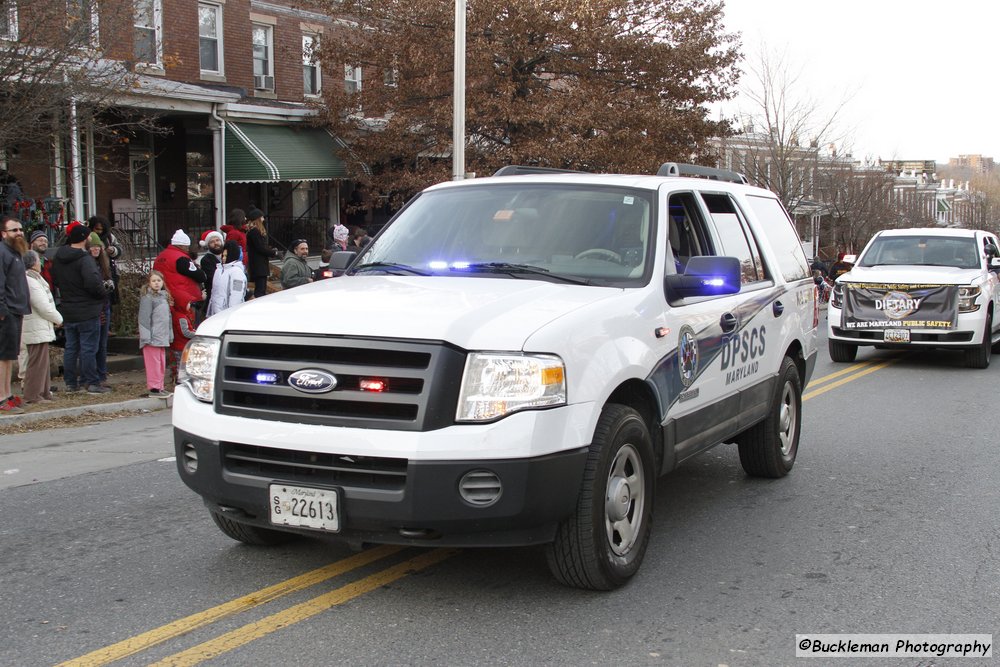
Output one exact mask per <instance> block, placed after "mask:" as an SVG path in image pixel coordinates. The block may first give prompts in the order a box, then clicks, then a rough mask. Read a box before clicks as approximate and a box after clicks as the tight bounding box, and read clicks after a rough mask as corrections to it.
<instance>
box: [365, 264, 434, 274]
mask: <svg viewBox="0 0 1000 667" xmlns="http://www.w3.org/2000/svg"><path fill="white" fill-rule="evenodd" d="M367 270H376V271H385V272H386V273H388V274H389V275H391V276H405V275H414V276H429V275H430V274H429V273H428V272H426V271H424V270H422V269H418V268H417V267H415V266H410V265H408V264H397V263H396V262H367V263H365V264H358V265H357V266H355V267H352V269H351V273H357V272H358V271H367Z"/></svg>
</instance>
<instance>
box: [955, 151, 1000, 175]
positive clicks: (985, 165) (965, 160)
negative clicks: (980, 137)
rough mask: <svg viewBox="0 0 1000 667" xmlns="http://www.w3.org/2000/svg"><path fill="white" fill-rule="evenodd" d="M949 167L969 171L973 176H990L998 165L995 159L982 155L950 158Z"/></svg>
mask: <svg viewBox="0 0 1000 667" xmlns="http://www.w3.org/2000/svg"><path fill="white" fill-rule="evenodd" d="M948 166H949V167H958V168H963V169H969V170H971V171H972V173H973V174H989V173H991V172H992V171H993V168H994V167H995V166H996V163H994V162H993V158H991V157H983V156H982V155H959V156H958V157H953V158H949V160H948Z"/></svg>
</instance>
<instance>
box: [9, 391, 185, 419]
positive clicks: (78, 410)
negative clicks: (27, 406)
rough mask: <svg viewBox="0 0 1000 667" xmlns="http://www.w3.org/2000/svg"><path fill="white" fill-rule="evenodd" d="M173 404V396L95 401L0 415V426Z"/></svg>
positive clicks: (148, 410) (154, 409)
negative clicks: (86, 413)
mask: <svg viewBox="0 0 1000 667" xmlns="http://www.w3.org/2000/svg"><path fill="white" fill-rule="evenodd" d="M173 404H174V397H173V396H172V395H171V396H167V397H166V398H154V397H152V396H151V397H149V398H134V399H132V400H129V401H121V402H120V403H95V404H93V405H81V406H78V407H73V408H56V409H55V410H43V411H42V412H26V413H24V414H20V415H3V416H0V426H7V425H8V424H30V423H33V422H40V421H45V420H46V419H52V418H54V417H76V416H78V415H82V414H83V413H85V412H96V413H98V414H103V413H107V412H119V411H122V410H134V411H136V412H141V411H146V412H155V411H157V410H164V409H166V408H169V407H171V406H172V405H173Z"/></svg>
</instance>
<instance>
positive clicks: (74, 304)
mask: <svg viewBox="0 0 1000 667" xmlns="http://www.w3.org/2000/svg"><path fill="white" fill-rule="evenodd" d="M89 237H90V229H88V228H87V227H86V226H85V225H82V224H81V223H79V222H73V223H70V225H69V226H67V227H66V245H63V246H60V247H59V249H58V250H56V253H55V256H54V257H53V258H52V283H53V285H54V286H55V287H56V289H57V290H59V295H60V300H59V306H58V310H59V313H60V314H61V315H62V316H63V329H64V330H65V332H66V348H65V352H64V355H63V378H64V380H65V381H66V391H67V392H74V391H80V390H81V389H85V390H87V391H88V392H90V393H95V394H103V393H107V392H108V391H110V389H108V388H106V387H102V386H101V378H100V377H99V376H98V373H97V348H98V346H99V343H100V336H101V312H102V310H103V308H104V299H105V295H106V294H107V290H105V288H104V278H102V277H101V272H100V269H98V266H97V262H95V261H94V259H93V258H92V257H91V256H90V253H89V252H88V251H87V250H86V246H87V240H88V239H89Z"/></svg>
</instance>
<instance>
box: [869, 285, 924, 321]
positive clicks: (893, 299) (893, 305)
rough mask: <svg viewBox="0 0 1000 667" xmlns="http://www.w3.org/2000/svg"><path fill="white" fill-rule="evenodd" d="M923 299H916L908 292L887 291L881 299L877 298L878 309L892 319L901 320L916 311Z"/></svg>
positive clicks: (876, 305) (876, 306)
mask: <svg viewBox="0 0 1000 667" xmlns="http://www.w3.org/2000/svg"><path fill="white" fill-rule="evenodd" d="M921 301H923V299H914V298H913V297H912V296H910V295H909V294H907V293H906V292H886V293H885V296H884V297H883V298H881V299H875V308H876V310H881V311H882V312H883V313H885V316H886V317H888V318H889V319H890V320H901V319H903V318H904V317H906V316H907V315H910V314H912V313H914V312H915V311H916V310H917V308H919V307H920V302H921Z"/></svg>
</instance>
